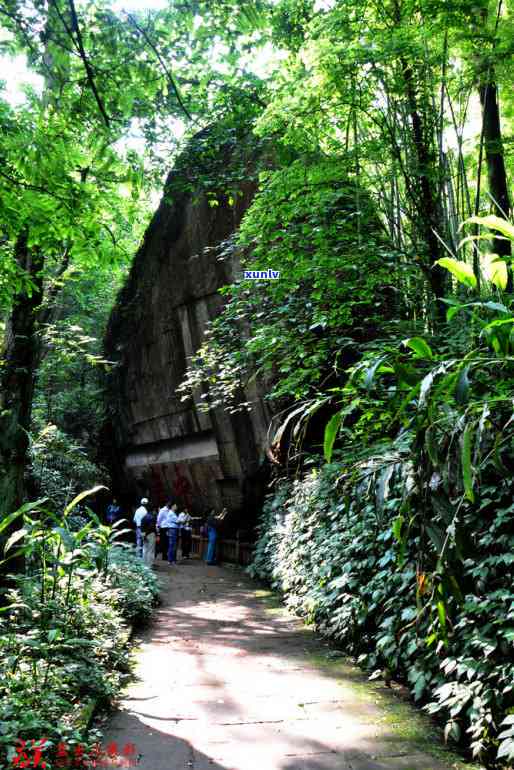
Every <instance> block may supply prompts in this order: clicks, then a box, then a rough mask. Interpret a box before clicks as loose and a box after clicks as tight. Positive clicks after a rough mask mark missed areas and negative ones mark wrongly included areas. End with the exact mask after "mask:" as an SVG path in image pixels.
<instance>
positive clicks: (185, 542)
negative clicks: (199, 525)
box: [178, 511, 193, 559]
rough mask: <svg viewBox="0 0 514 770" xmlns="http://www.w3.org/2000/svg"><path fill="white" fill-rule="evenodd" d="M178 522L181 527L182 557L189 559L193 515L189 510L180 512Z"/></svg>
mask: <svg viewBox="0 0 514 770" xmlns="http://www.w3.org/2000/svg"><path fill="white" fill-rule="evenodd" d="M178 524H179V527H180V550H181V552H182V558H183V559H189V554H190V553H191V540H192V530H193V527H192V524H191V516H190V515H189V513H188V512H187V511H182V513H179V515H178Z"/></svg>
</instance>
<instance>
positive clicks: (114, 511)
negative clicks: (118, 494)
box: [105, 497, 121, 526]
mask: <svg viewBox="0 0 514 770" xmlns="http://www.w3.org/2000/svg"><path fill="white" fill-rule="evenodd" d="M120 514H121V508H120V506H119V505H118V501H117V500H116V498H115V497H113V499H112V503H111V504H110V505H108V506H107V510H106V512H105V518H106V520H107V524H109V525H110V526H112V525H113V524H114V523H115V522H116V521H117V520H118V519H119V518H120Z"/></svg>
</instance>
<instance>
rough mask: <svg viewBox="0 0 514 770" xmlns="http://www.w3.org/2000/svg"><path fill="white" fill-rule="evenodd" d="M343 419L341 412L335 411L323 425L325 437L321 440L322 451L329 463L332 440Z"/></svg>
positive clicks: (332, 446)
mask: <svg viewBox="0 0 514 770" xmlns="http://www.w3.org/2000/svg"><path fill="white" fill-rule="evenodd" d="M342 419H343V413H342V412H337V414H334V415H333V416H332V417H331V418H330V420H329V421H328V423H327V424H326V426H325V438H324V441H323V453H324V455H325V460H326V461H327V463H329V462H330V461H331V460H332V450H333V448H334V441H335V440H336V436H337V432H338V430H339V428H340V426H341V422H342Z"/></svg>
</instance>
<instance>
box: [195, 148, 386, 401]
mask: <svg viewBox="0 0 514 770" xmlns="http://www.w3.org/2000/svg"><path fill="white" fill-rule="evenodd" d="M364 233H365V235H364ZM233 249H238V250H239V251H240V252H241V254H242V256H241V269H242V271H255V270H257V271H263V270H268V269H269V270H273V271H275V272H277V273H278V274H279V278H278V279H277V280H270V281H259V280H251V279H245V278H244V275H245V272H242V275H241V278H242V280H239V281H238V282H237V283H235V284H233V285H231V286H229V287H227V288H226V289H224V294H225V295H226V296H227V298H228V302H227V305H226V307H225V309H224V311H223V313H222V315H221V316H220V317H219V318H218V319H217V320H215V321H214V322H213V324H212V325H211V328H210V330H209V333H208V337H207V341H206V343H205V345H204V346H203V347H202V348H201V349H200V350H199V351H198V353H197V355H196V357H195V358H194V361H193V362H192V365H191V367H190V369H189V373H188V377H187V380H186V382H185V384H184V386H183V388H182V390H183V392H184V393H185V396H186V397H187V393H188V391H189V389H190V388H192V387H195V386H197V385H199V384H201V383H202V382H207V383H209V391H208V392H209V395H208V399H207V402H206V405H207V407H210V406H216V405H219V404H224V405H225V406H229V405H231V406H232V407H233V408H238V406H240V402H238V401H237V399H238V398H239V396H240V388H241V387H242V386H244V385H245V384H246V382H247V381H248V379H249V378H250V377H252V378H253V377H255V376H257V377H260V378H261V379H264V380H266V381H267V382H268V383H269V384H270V385H271V390H270V393H269V395H270V397H272V398H274V399H277V398H288V399H291V398H292V399H302V398H307V397H308V396H312V395H313V394H315V393H317V392H320V389H321V388H323V387H328V385H329V384H330V383H331V382H333V380H334V377H335V376H336V372H337V370H338V369H339V370H340V371H342V370H343V369H344V368H345V367H346V366H347V365H348V363H349V362H351V361H355V360H356V358H357V357H358V350H359V347H360V345H362V344H363V343H364V342H366V340H369V339H371V338H374V337H376V336H377V334H378V333H379V329H381V327H382V330H383V326H384V324H385V323H387V319H388V318H389V319H390V318H391V317H392V313H393V309H394V307H395V303H396V299H395V289H394V271H395V269H396V264H397V255H396V253H395V251H394V249H392V248H391V247H390V246H389V245H388V244H387V243H386V241H385V239H384V237H383V233H382V231H381V227H380V222H379V219H378V216H377V214H376V211H375V209H374V205H373V201H372V199H371V197H370V196H369V194H368V193H367V192H366V191H365V190H364V189H362V188H361V187H360V186H359V182H358V180H357V179H356V178H355V177H354V176H352V174H351V171H350V170H349V169H348V168H345V167H344V165H342V164H338V163H336V162H335V161H334V160H333V159H324V158H320V157H316V156H314V155H313V156H310V157H302V158H298V159H296V160H293V162H291V163H290V164H288V165H284V167H283V168H280V169H277V170H272V171H268V172H265V173H263V174H262V176H261V189H260V192H259V193H258V194H257V196H256V198H255V200H254V202H253V204H252V206H251V208H250V210H249V212H248V213H247V215H246V216H245V218H244V220H243V223H242V226H241V228H240V230H239V233H238V235H237V238H236V240H235V242H234V243H233V244H232V247H231V248H229V249H228V254H229V255H231V254H232V252H233ZM363 265H366V269H365V270H363V269H362V268H363ZM400 304H401V302H400V301H398V307H399V305H400ZM387 305H388V306H387Z"/></svg>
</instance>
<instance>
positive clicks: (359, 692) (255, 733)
mask: <svg viewBox="0 0 514 770" xmlns="http://www.w3.org/2000/svg"><path fill="white" fill-rule="evenodd" d="M157 570H158V573H159V576H160V578H161V581H162V596H163V600H164V603H163V605H162V606H161V607H160V608H159V609H158V611H157V613H156V619H155V622H154V624H153V625H152V626H151V628H150V629H148V631H146V632H145V633H144V634H143V635H142V636H141V637H140V640H139V644H140V647H139V649H138V651H137V653H136V660H137V668H136V680H135V681H134V682H133V683H132V684H131V685H130V687H129V688H128V690H127V692H126V694H125V695H124V697H123V699H122V701H121V702H120V704H119V706H120V707H119V711H117V712H116V713H115V714H114V715H113V717H112V718H111V719H110V721H109V723H108V725H107V730H106V731H105V732H106V743H107V742H116V743H117V745H118V746H119V747H120V750H121V747H122V746H124V745H126V744H127V743H131V744H133V745H134V746H135V747H136V751H137V753H138V754H139V755H140V761H139V765H138V766H139V768H140V769H141V770H449V768H450V767H451V766H456V765H451V763H450V759H448V762H446V763H443V764H442V763H441V762H440V760H438V759H434V758H433V757H431V756H430V755H428V754H427V753H424V751H423V750H420V748H419V745H418V743H413V742H412V739H411V738H409V737H405V735H403V737H402V731H401V729H400V730H399V732H398V731H397V730H395V729H394V726H393V725H392V724H391V720H390V719H389V718H388V717H387V715H386V713H385V712H384V710H383V707H382V706H381V705H377V703H376V698H375V697H374V695H373V693H374V692H376V691H374V690H373V687H372V685H371V684H370V685H368V684H367V683H366V684H363V676H362V674H361V673H360V672H359V671H358V670H357V669H355V668H354V667H352V666H349V665H347V664H345V663H344V662H339V661H338V662H337V663H332V664H330V662H329V661H328V660H327V659H326V653H327V647H326V646H324V645H323V644H322V642H320V640H319V639H317V638H316V636H315V635H314V634H313V633H312V632H311V631H309V630H307V629H305V628H304V627H302V625H301V624H300V623H299V622H298V621H297V620H296V619H294V618H292V617H291V616H290V615H288V614H287V613H286V612H285V611H284V610H280V609H279V610H278V611H277V610H270V609H269V608H268V607H267V605H266V602H265V601H264V600H263V599H262V598H258V596H257V586H256V585H255V583H253V582H252V581H250V580H249V579H248V578H246V577H245V576H244V575H242V574H241V573H240V572H237V571H234V570H229V569H223V568H220V567H207V566H205V565H204V564H202V563H201V562H199V561H189V562H184V563H182V564H179V565H178V566H176V567H172V568H170V567H168V566H167V565H164V564H163V563H162V562H157ZM324 661H326V662H324ZM400 727H401V726H400Z"/></svg>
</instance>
